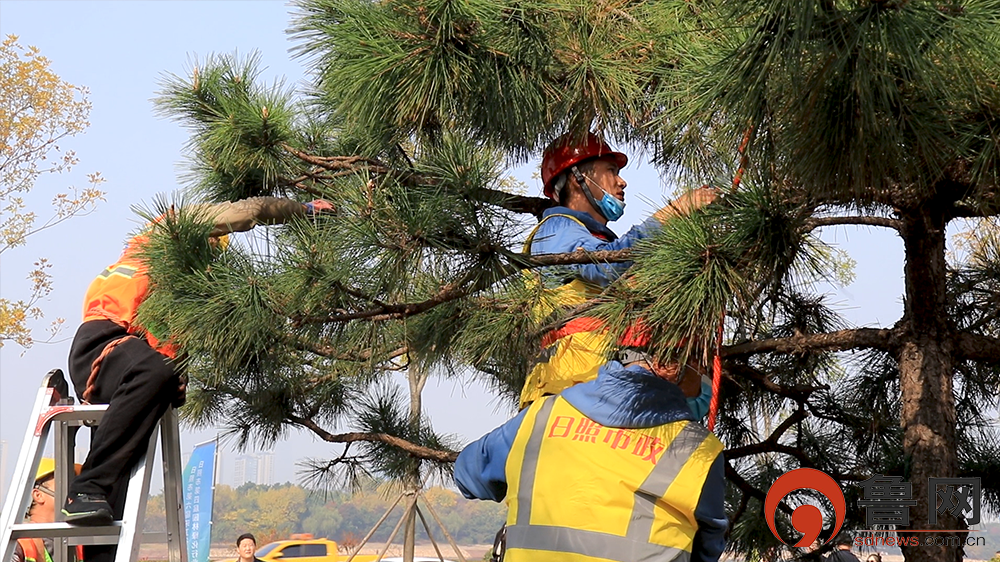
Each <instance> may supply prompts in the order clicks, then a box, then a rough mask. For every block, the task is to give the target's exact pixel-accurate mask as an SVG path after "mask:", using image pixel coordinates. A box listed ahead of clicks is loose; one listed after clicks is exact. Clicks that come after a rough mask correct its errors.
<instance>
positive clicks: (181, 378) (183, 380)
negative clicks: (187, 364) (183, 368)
mask: <svg viewBox="0 0 1000 562" xmlns="http://www.w3.org/2000/svg"><path fill="white" fill-rule="evenodd" d="M187 387H188V376H187V373H181V374H180V375H178V377H177V395H176V396H174V401H173V402H171V406H173V407H174V408H180V407H181V406H183V405H184V402H186V401H187Z"/></svg>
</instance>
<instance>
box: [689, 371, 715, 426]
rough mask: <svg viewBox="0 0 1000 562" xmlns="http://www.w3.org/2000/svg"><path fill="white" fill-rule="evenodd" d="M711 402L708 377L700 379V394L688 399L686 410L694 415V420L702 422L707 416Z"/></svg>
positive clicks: (710, 383)
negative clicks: (689, 410)
mask: <svg viewBox="0 0 1000 562" xmlns="http://www.w3.org/2000/svg"><path fill="white" fill-rule="evenodd" d="M711 402H712V382H711V381H710V380H709V379H708V377H702V378H701V394H699V395H698V396H695V397H694V398H688V399H687V403H688V408H690V409H691V413H692V414H694V419H696V420H699V421H700V420H702V419H704V418H705V416H706V415H708V406H709V404H710V403H711Z"/></svg>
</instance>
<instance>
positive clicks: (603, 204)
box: [571, 166, 625, 222]
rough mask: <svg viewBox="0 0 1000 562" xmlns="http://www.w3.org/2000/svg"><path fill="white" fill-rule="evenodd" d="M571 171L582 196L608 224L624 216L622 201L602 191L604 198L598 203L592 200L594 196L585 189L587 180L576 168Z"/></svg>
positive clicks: (623, 203)
mask: <svg viewBox="0 0 1000 562" xmlns="http://www.w3.org/2000/svg"><path fill="white" fill-rule="evenodd" d="M571 170H572V172H573V175H574V177H575V178H576V183H578V184H580V189H581V190H583V194H584V196H586V197H587V200H588V201H590V204H591V205H593V206H594V208H595V209H597V212H598V213H601V215H602V216H603V217H604V218H606V219H608V221H609V222H610V221H616V220H618V219H620V218H622V215H624V214H625V202H624V201H621V200H619V199H617V198H616V197H615V196H613V195H611V194H610V193H608V192H607V191H604V190H603V189H602V190H601V191H603V192H604V197H601V200H600V201H598V200H597V199H594V195H593V194H592V193H591V192H590V189H589V188H588V187H586V186H587V181H588V180H587V179H586V178H585V177H583V174H581V173H580V170H579V169H577V167H576V166H573V168H572V169H571Z"/></svg>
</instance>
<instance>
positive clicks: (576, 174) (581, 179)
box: [570, 166, 608, 220]
mask: <svg viewBox="0 0 1000 562" xmlns="http://www.w3.org/2000/svg"><path fill="white" fill-rule="evenodd" d="M570 171H571V172H573V178H574V179H576V183H578V184H580V189H581V190H582V191H583V195H584V197H586V198H587V201H589V202H590V206H591V207H593V208H594V210H595V211H597V213H598V214H599V215H601V216H602V217H604V220H608V217H607V216H605V214H604V211H602V210H601V208H600V207H599V206H598V205H597V199H594V194H593V193H591V192H590V186H588V185H587V178H586V177H585V176H584V175H583V173H581V172H580V169H579V168H577V167H576V166H573V167H571V168H570Z"/></svg>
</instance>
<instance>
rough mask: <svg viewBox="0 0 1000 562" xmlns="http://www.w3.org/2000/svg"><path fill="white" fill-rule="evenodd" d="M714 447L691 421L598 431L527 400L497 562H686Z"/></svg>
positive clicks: (556, 402)
mask: <svg viewBox="0 0 1000 562" xmlns="http://www.w3.org/2000/svg"><path fill="white" fill-rule="evenodd" d="M722 449H723V447H722V443H721V442H720V441H719V440H718V439H717V438H716V437H715V436H714V435H712V434H711V433H710V432H709V431H708V430H707V429H705V428H704V427H703V426H701V425H700V424H698V423H695V422H689V421H677V422H672V423H667V424H664V425H659V426H654V427H648V428H636V429H622V428H612V427H604V426H602V425H600V424H598V423H597V422H594V421H593V420H591V419H589V418H588V417H587V416H585V415H583V414H582V413H581V412H580V411H579V410H577V409H576V408H574V407H573V406H572V405H571V404H570V403H569V402H567V401H566V400H565V399H564V398H562V397H560V396H549V397H547V398H545V399H543V400H537V401H535V402H534V403H533V404H532V405H531V406H530V407H529V408H528V411H527V412H526V415H525V418H524V420H523V421H522V423H521V425H520V427H519V428H518V431H517V434H516V437H515V439H514V442H513V444H512V446H511V449H510V454H509V456H508V457H507V464H506V467H505V472H506V478H507V486H508V488H507V503H508V512H507V551H506V554H505V556H504V560H505V562H522V561H528V560H530V561H537V560H546V561H553V562H570V561H574V562H579V561H584V560H586V561H601V560H608V561H623V562H624V561H638V560H658V561H687V560H689V559H690V557H691V549H692V545H693V541H694V535H695V532H696V531H697V530H698V523H697V521H696V520H695V513H694V512H695V508H696V507H697V505H698V501H699V498H700V497H701V490H702V488H703V486H704V484H705V480H706V478H707V476H708V472H709V469H710V468H711V466H712V463H713V462H715V459H716V457H718V456H719V454H720V453H721V452H722Z"/></svg>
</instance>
